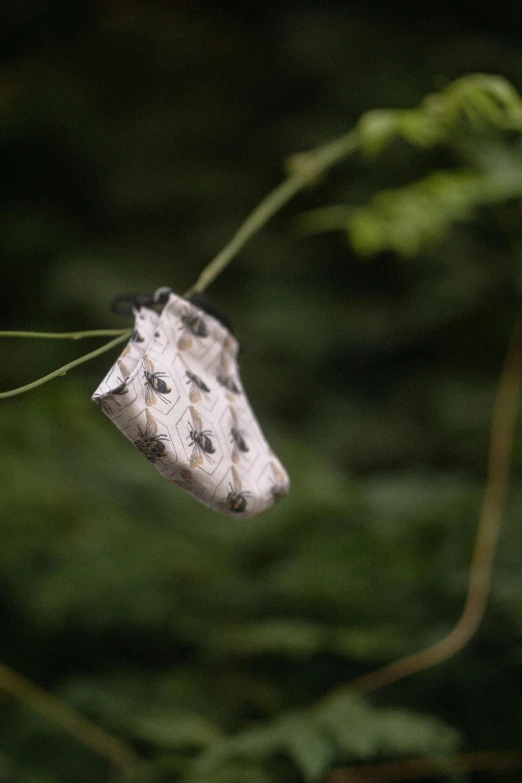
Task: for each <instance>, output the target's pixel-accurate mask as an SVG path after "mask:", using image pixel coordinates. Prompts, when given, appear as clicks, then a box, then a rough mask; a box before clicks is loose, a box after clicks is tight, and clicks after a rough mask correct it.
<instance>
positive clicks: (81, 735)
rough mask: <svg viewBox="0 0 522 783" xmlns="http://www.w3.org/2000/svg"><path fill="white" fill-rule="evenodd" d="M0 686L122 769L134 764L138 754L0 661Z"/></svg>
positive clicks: (137, 761) (129, 768) (130, 769)
mask: <svg viewBox="0 0 522 783" xmlns="http://www.w3.org/2000/svg"><path fill="white" fill-rule="evenodd" d="M0 690H3V691H5V692H6V693H8V694H9V695H10V696H12V697H13V698H14V699H16V700H17V701H19V702H21V703H22V704H24V705H25V706H26V707H29V709H31V710H33V711H34V712H37V713H39V714H40V715H41V716H42V717H43V718H46V719H47V720H49V721H51V722H52V723H54V724H56V725H57V726H59V727H60V728H61V729H63V730H64V731H66V732H68V734H70V735H71V736H72V737H74V738H75V739H76V740H78V742H81V743H82V744H83V745H87V747H89V748H91V750H94V752H95V753H97V754H98V755H99V756H102V757H103V758H105V759H107V760H108V761H110V762H111V763H112V764H114V765H115V766H117V767H119V768H120V769H121V770H122V772H124V773H130V772H132V771H133V770H134V769H135V768H136V767H137V765H138V763H139V759H138V757H137V756H136V755H135V754H134V753H133V752H132V751H131V750H130V749H129V748H127V747H126V746H125V745H123V743H121V742H120V741H119V740H118V739H116V738H115V737H113V736H111V735H110V734H107V732H105V731H104V730H103V729H102V728H100V727H99V726H97V725H96V723H93V722H92V721H90V720H88V719H87V718H85V717H84V716H83V715H81V714H80V713H79V712H78V711H77V710H75V709H73V708H72V707H69V705H67V704H65V703H64V702H63V701H61V700H60V699H57V698H56V697H55V696H53V695H52V694H50V693H49V692H48V691H46V690H44V689H43V688H40V687H39V686H38V685H35V684H34V683H32V682H31V681H30V680H28V679H27V677H23V676H22V675H21V674H18V672H15V671H14V670H13V669H11V668H10V667H9V666H6V665H5V664H3V663H0Z"/></svg>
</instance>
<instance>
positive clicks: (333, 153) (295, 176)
mask: <svg viewBox="0 0 522 783" xmlns="http://www.w3.org/2000/svg"><path fill="white" fill-rule="evenodd" d="M358 145H359V136H358V133H357V131H356V130H352V131H350V132H349V133H346V134H345V135H344V136H341V137H340V138H338V139H335V140H334V141H332V142H329V143H328V144H325V145H324V146H322V147H318V148H317V149H315V150H310V151H309V152H302V153H298V154H297V155H293V156H292V157H291V158H289V159H288V161H287V168H288V171H289V175H288V177H287V178H286V179H285V180H283V182H281V184H280V185H278V186H277V187H276V188H274V190H272V191H271V192H270V193H269V194H268V195H267V196H265V198H264V199H263V200H262V201H261V202H260V203H259V204H258V205H257V207H256V208H255V209H254V211H253V212H251V213H250V215H249V216H248V217H247V219H246V220H245V221H244V223H242V224H241V226H240V227H239V228H238V230H237V231H236V233H235V234H234V236H233V237H232V239H231V240H230V242H229V243H228V244H227V245H225V247H224V248H223V250H221V252H219V253H218V254H217V256H216V257H215V258H214V259H213V260H212V261H211V262H210V263H209V264H208V265H207V266H206V267H205V269H204V270H203V271H202V272H201V274H200V276H199V277H198V279H197V280H196V282H195V283H194V285H193V286H192V288H190V289H189V290H188V291H187V292H186V294H185V296H189V295H190V294H194V293H197V292H198V293H199V292H201V291H204V290H205V289H206V288H207V287H208V286H209V285H210V284H211V283H213V282H214V280H215V279H216V277H218V276H219V275H220V274H221V272H223V270H224V269H225V268H226V267H227V266H228V265H229V263H230V262H231V261H232V259H233V258H234V256H235V255H237V253H238V252H239V251H240V250H241V248H242V247H243V246H244V245H245V244H246V243H247V242H248V240H249V239H250V237H252V236H253V235H254V234H255V233H256V232H257V231H259V229H260V228H262V227H263V226H264V225H265V224H266V223H268V221H269V220H270V218H271V217H272V216H273V215H275V213H276V212H278V211H279V210H280V209H281V208H282V207H283V206H284V205H285V204H286V203H288V202H289V201H290V200H291V199H292V198H293V197H294V196H295V195H296V194H297V193H299V191H301V190H303V189H304V188H305V187H306V186H307V185H311V184H313V183H314V182H315V181H316V180H317V179H318V178H319V177H321V175H322V174H324V173H325V172H326V171H327V170H328V169H329V168H331V166H333V165H334V164H335V163H338V162H339V161H340V160H342V159H343V158H345V157H347V156H348V155H350V154H351V153H352V152H354V151H355V150H356V149H357V147H358Z"/></svg>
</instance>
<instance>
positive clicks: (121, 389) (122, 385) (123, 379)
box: [112, 359, 130, 395]
mask: <svg viewBox="0 0 522 783" xmlns="http://www.w3.org/2000/svg"><path fill="white" fill-rule="evenodd" d="M118 367H119V368H120V373H121V375H120V377H119V378H118V381H119V384H118V386H116V388H114V389H112V394H117V395H122V394H127V392H128V391H129V387H128V386H127V379H128V377H129V375H130V372H129V371H128V369H127V367H126V365H125V364H124V363H123V362H122V360H121V359H118Z"/></svg>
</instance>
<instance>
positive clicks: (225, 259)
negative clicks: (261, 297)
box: [0, 130, 359, 400]
mask: <svg viewBox="0 0 522 783" xmlns="http://www.w3.org/2000/svg"><path fill="white" fill-rule="evenodd" d="M358 146H359V135H358V132H357V130H352V131H350V132H349V133H346V134H344V136H341V137H339V138H338V139H335V140H334V141H331V142H329V143H328V144H325V145H323V146H322V147H318V148H317V149H315V150H311V151H310V152H302V153H298V154H297V155H293V156H292V157H291V158H289V159H288V161H287V168H288V171H289V175H288V177H287V178H286V179H285V180H283V182H282V183H281V184H280V185H278V186H277V187H276V188H274V190H272V191H271V193H269V194H268V195H267V196H265V198H264V199H263V200H262V201H261V202H260V203H259V204H258V205H257V207H256V208H255V209H254V211H253V212H251V213H250V215H249V216H248V217H247V219H246V220H245V221H244V223H242V225H241V226H240V227H239V229H238V230H237V231H236V233H235V234H234V236H233V237H232V239H231V240H230V242H229V243H228V244H227V245H225V247H224V248H223V250H221V252H220V253H218V254H217V256H216V257H215V258H214V259H213V260H212V261H211V262H210V263H209V264H208V265H207V266H206V267H205V269H204V270H203V271H202V272H201V274H200V276H199V277H198V279H197V280H196V282H195V283H194V285H193V286H192V288H190V289H189V290H188V291H187V292H186V293H185V296H189V295H190V294H193V293H196V292H201V291H204V290H205V289H206V288H207V287H208V286H209V285H210V284H211V283H212V282H213V281H214V280H215V279H216V277H218V276H219V275H220V274H221V272H223V270H224V269H225V268H226V267H227V266H228V265H229V263H230V262H231V261H232V259H233V258H234V256H235V255H237V253H238V252H239V251H240V250H241V248H242V247H243V245H245V244H246V242H247V241H248V240H249V239H250V237H251V236H253V235H254V234H255V233H256V232H257V231H259V229H260V228H262V227H263V226H264V225H265V223H267V222H268V221H269V220H270V218H271V217H272V216H273V215H275V213H276V212H278V211H279V210H280V209H281V208H282V207H283V206H284V205H285V204H286V203H287V202H288V201H290V199H291V198H293V196H295V195H296V194H297V193H299V191H301V190H303V189H304V188H305V187H306V186H307V185H311V184H312V183H313V182H314V181H316V180H317V179H318V178H319V177H320V176H321V175H322V174H324V173H325V172H326V171H327V170H328V169H329V168H330V167H331V166H333V165H334V164H335V163H338V162H339V161H340V160H342V159H343V158H345V157H347V156H348V155H350V154H351V153H352V152H354V151H355V150H356V149H357V147H358ZM113 334H116V335H119V336H118V337H117V339H115V340H112V341H111V342H110V343H107V344H106V345H104V346H102V347H101V348H98V349H97V350H96V351H91V352H90V353H87V354H85V356H81V357H80V358H79V359H75V360H74V361H73V362H69V364H66V365H64V366H63V367H60V368H59V369H58V370H55V371H54V372H51V373H49V375H44V376H43V378H38V380H36V381H33V382H32V383H28V384H26V385H25V386H19V387H18V388H17V389H11V390H10V391H6V392H0V400H3V399H6V398H7V397H15V396H16V395H18V394H23V393H24V392H28V391H31V390H32V389H36V388H37V387H38V386H42V385H43V384H44V383H47V382H48V381H51V380H52V379H53V378H57V377H58V376H59V375H65V373H66V372H68V370H72V369H73V368H74V367H78V366H79V365H80V364H84V363H85V362H89V361H90V360H91V359H94V358H95V357H96V356H100V355H101V354H102V353H105V351H110V349H111V348H113V347H114V346H115V345H118V344H119V343H122V342H123V341H124V340H126V339H127V338H128V337H130V335H131V334H132V330H125V331H123V330H120V329H97V330H93V331H89V332H62V333H60V332H57V333H54V332H17V331H14V332H0V337H34V338H42V339H52V340H60V339H71V340H79V339H82V338H83V337H101V336H103V335H113Z"/></svg>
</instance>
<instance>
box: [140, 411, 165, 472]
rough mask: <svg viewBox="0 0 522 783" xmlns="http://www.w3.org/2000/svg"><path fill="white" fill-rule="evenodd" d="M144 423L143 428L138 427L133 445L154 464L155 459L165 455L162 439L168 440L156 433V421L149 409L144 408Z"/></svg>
mask: <svg viewBox="0 0 522 783" xmlns="http://www.w3.org/2000/svg"><path fill="white" fill-rule="evenodd" d="M145 416H146V424H145V429H144V430H142V429H141V427H138V436H139V437H138V440H135V441H134V445H135V446H136V448H137V449H139V450H140V451H141V453H142V454H143V455H144V456H145V457H146V458H147V459H148V460H149V462H152V463H153V464H155V462H156V460H157V459H162V458H163V457H164V456H165V444H164V443H163V441H164V440H168V437H167V436H166V435H158V423H157V421H156V420H155V419H154V418H153V417H152V415H151V413H150V411H148V410H147V409H145Z"/></svg>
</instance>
